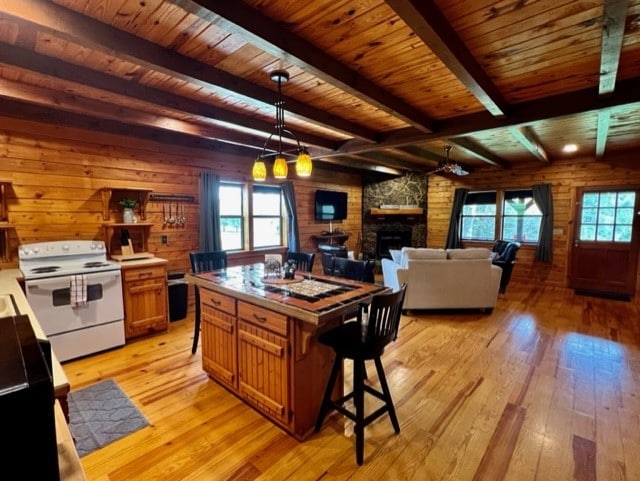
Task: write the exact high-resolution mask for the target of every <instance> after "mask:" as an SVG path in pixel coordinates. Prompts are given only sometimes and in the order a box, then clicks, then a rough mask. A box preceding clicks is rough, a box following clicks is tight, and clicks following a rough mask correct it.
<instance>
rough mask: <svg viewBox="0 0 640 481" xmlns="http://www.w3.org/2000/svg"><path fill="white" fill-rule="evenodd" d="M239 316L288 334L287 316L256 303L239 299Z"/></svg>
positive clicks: (266, 327)
mask: <svg viewBox="0 0 640 481" xmlns="http://www.w3.org/2000/svg"><path fill="white" fill-rule="evenodd" d="M238 317H239V318H240V319H244V320H245V321H248V322H250V323H252V324H254V325H257V326H260V327H263V328H265V329H269V330H270V331H273V332H276V333H278V334H281V335H283V336H286V335H287V327H288V325H289V324H288V322H287V316H285V315H283V314H279V313H277V312H273V311H270V310H269V309H265V308H263V307H260V306H256V305H255V304H249V303H248V302H243V301H238Z"/></svg>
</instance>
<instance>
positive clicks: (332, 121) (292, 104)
mask: <svg viewBox="0 0 640 481" xmlns="http://www.w3.org/2000/svg"><path fill="white" fill-rule="evenodd" d="M0 10H2V11H1V12H0V20H5V21H7V22H8V23H12V22H16V23H18V24H20V25H27V26H29V27H30V28H36V29H38V30H40V31H45V32H47V33H50V34H51V35H53V36H56V37H60V38H63V39H66V40H69V41H72V42H77V43H79V44H84V45H89V46H91V48H94V49H95V50H97V51H99V52H103V53H105V54H107V55H111V56H117V57H120V58H123V59H127V60H131V61H133V62H134V63H137V64H140V65H142V66H144V67H145V68H148V69H150V70H156V71H159V72H163V73H166V74H168V75H170V76H172V77H176V78H179V79H182V80H184V81H187V82H191V83H194V84H197V85H201V86H202V87H204V88H206V89H214V90H220V89H223V90H226V91H227V92H229V93H231V94H234V95H240V96H242V97H244V98H245V99H246V100H247V101H248V102H249V103H252V104H255V103H256V102H261V103H264V104H268V105H273V104H274V103H275V102H276V101H277V100H278V96H277V92H275V91H273V90H270V89H268V88H265V87H261V86H259V85H256V84H253V83H251V82H248V81H246V80H244V79H242V78H240V77H236V76H233V75H230V74H228V73H227V72H225V71H223V70H220V69H217V68H215V67H212V66H210V65H206V64H203V63H201V62H198V61H197V60H194V59H191V58H189V57H186V56H183V55H180V54H179V53H177V52H175V51H173V50H170V49H166V48H163V47H160V46H158V45H156V44H154V43H152V42H149V41H146V40H143V39H140V38H139V37H136V36H135V35H131V34H128V33H126V32H123V31H122V30H119V29H116V28H114V27H111V26H108V25H105V24H103V23H101V22H99V21H97V20H93V19H90V18H88V17H85V16H84V15H81V14H79V13H76V12H73V11H71V10H69V9H67V8H64V7H60V6H58V5H55V4H53V3H51V2H49V1H47V0H20V1H19V2H16V1H14V0H0ZM283 99H284V101H285V105H286V110H287V111H289V112H291V113H294V114H296V115H298V116H300V117H304V118H305V120H308V121H309V122H313V123H315V124H318V125H322V126H323V127H329V128H331V129H335V130H337V131H339V132H344V133H346V134H347V135H350V136H353V137H357V138H360V139H364V140H367V141H369V142H374V141H376V140H377V138H378V136H377V134H376V133H375V132H374V131H372V130H370V129H367V128H366V127H363V126H361V125H358V124H355V123H353V122H350V121H348V120H345V119H342V118H340V117H337V116H335V115H331V114H329V113H327V112H326V111H325V110H322V109H316V108H313V107H311V106H309V105H307V104H305V103H303V102H299V101H297V100H295V99H293V98H290V97H286V96H283Z"/></svg>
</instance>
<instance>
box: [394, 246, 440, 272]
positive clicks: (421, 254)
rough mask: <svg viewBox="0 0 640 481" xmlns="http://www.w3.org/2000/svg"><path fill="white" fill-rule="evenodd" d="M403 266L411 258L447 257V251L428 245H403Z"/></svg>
mask: <svg viewBox="0 0 640 481" xmlns="http://www.w3.org/2000/svg"><path fill="white" fill-rule="evenodd" d="M401 252H402V262H401V263H400V264H401V265H402V266H404V267H406V266H407V261H408V260H409V259H411V260H431V259H446V258H447V252H446V251H445V250H444V249H430V248H427V247H423V248H416V247H403V248H402V251H401Z"/></svg>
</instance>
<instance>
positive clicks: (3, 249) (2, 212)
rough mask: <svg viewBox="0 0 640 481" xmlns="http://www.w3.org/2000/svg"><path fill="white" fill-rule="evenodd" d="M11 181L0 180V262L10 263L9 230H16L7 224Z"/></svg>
mask: <svg viewBox="0 0 640 481" xmlns="http://www.w3.org/2000/svg"><path fill="white" fill-rule="evenodd" d="M11 183H12V182H11V181H10V180H6V179H0V261H1V262H10V261H11V254H10V252H9V230H11V229H14V226H13V224H9V222H7V219H8V213H7V189H8V187H9V186H10V185H11Z"/></svg>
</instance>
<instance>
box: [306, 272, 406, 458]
mask: <svg viewBox="0 0 640 481" xmlns="http://www.w3.org/2000/svg"><path fill="white" fill-rule="evenodd" d="M405 290H406V284H403V285H402V286H401V287H400V289H399V290H397V291H395V292H391V293H384V294H378V295H376V296H374V297H373V299H372V301H371V305H370V306H368V313H367V312H366V311H365V309H364V308H362V309H359V311H358V316H357V320H356V321H353V322H346V323H344V324H342V325H340V326H338V327H335V328H333V329H331V330H329V331H327V332H325V333H323V334H321V335H320V336H319V337H318V341H319V342H320V343H322V344H324V345H326V346H329V347H331V348H332V349H333V350H334V352H335V356H336V357H335V359H334V361H333V366H332V368H331V374H330V375H329V381H328V382H327V387H326V389H325V391H324V396H323V398H322V404H321V405H320V411H319V413H318V418H317V420H316V425H315V431H316V432H318V431H320V428H321V427H322V423H323V422H324V419H325V417H326V415H327V414H328V413H329V412H330V411H331V410H333V409H335V410H337V411H338V412H340V413H341V414H343V415H344V416H346V417H347V418H349V419H351V420H352V421H353V422H354V423H355V427H354V432H355V435H356V462H357V463H358V465H362V462H363V460H364V428H365V427H366V426H368V425H369V424H371V423H372V422H373V421H375V420H376V419H378V418H379V417H380V416H382V415H383V414H384V413H388V414H389V418H390V419H391V424H392V425H393V429H394V431H395V433H396V434H398V433H399V432H400V424H399V423H398V418H397V416H396V411H395V408H394V406H393V400H392V399H391V392H390V391H389V386H388V384H387V379H386V377H385V374H384V368H383V366H382V361H381V356H382V354H383V353H384V350H385V347H386V346H387V345H388V344H389V343H391V342H392V341H395V340H396V338H397V337H398V327H399V325H400V317H401V315H402V303H403V301H404V294H405ZM363 307H364V305H363ZM344 359H352V360H353V390H352V391H351V392H350V393H348V394H346V395H344V396H342V397H341V398H339V399H337V400H332V399H331V397H332V393H333V390H334V385H335V383H336V380H337V379H338V374H339V373H340V371H341V369H342V361H343V360H344ZM370 359H373V361H374V363H375V365H376V371H377V372H378V379H379V381H380V387H381V388H382V391H378V390H376V389H374V388H373V387H371V386H369V385H367V384H365V383H364V381H365V379H366V370H365V361H367V360H370ZM365 393H369V394H371V395H373V396H375V397H376V398H378V399H380V400H382V401H383V402H384V404H383V405H382V406H381V407H380V408H378V409H377V410H376V411H374V412H373V413H371V414H370V415H368V416H366V417H365V415H364V414H365V410H364V394H365ZM350 399H353V403H354V406H355V412H354V411H350V410H348V409H347V408H345V406H344V404H345V403H346V402H347V401H349V400H350Z"/></svg>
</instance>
